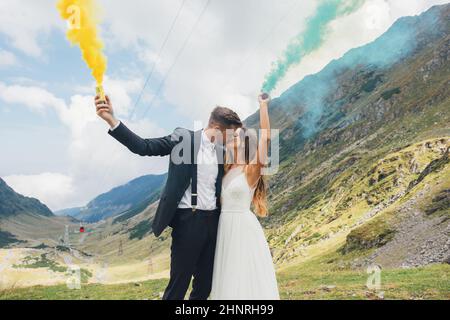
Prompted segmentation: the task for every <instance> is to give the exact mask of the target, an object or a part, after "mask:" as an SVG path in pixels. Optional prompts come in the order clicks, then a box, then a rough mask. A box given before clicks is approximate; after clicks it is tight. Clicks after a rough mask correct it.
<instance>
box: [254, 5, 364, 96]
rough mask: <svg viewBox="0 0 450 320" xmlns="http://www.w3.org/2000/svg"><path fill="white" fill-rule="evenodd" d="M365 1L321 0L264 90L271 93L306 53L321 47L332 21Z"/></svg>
mask: <svg viewBox="0 0 450 320" xmlns="http://www.w3.org/2000/svg"><path fill="white" fill-rule="evenodd" d="M363 3H364V0H320V1H319V5H318V7H317V9H316V12H315V13H314V15H313V16H312V17H310V18H309V19H308V21H307V23H306V29H305V30H304V32H302V33H300V34H298V35H297V36H296V37H295V38H294V39H293V40H292V41H291V43H289V45H288V46H287V48H286V50H285V51H284V53H283V55H282V57H281V58H280V59H279V60H278V61H276V62H275V63H274V64H273V67H272V70H271V71H270V73H269V74H268V75H267V76H266V78H265V81H264V83H263V86H262V91H263V92H268V93H270V92H271V91H272V90H273V89H275V87H276V86H277V84H278V82H279V81H280V80H281V79H282V78H283V77H284V76H285V75H286V73H287V71H288V70H289V68H290V67H291V66H293V65H296V64H299V63H300V62H301V61H302V59H303V58H304V57H305V56H306V55H308V54H309V53H311V52H313V51H314V50H317V49H318V48H320V46H321V45H322V43H323V41H324V40H325V36H326V34H327V31H328V26H329V24H330V22H332V21H333V20H335V19H336V18H338V17H340V16H345V15H348V14H350V13H352V12H354V11H356V10H357V9H358V8H360V7H361V6H362V4H363Z"/></svg>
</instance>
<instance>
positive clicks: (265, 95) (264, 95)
mask: <svg viewBox="0 0 450 320" xmlns="http://www.w3.org/2000/svg"><path fill="white" fill-rule="evenodd" d="M261 98H263V99H264V100H266V99H268V98H269V95H268V94H267V93H263V94H262V95H261Z"/></svg>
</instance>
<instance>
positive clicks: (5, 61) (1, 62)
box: [0, 49, 18, 69]
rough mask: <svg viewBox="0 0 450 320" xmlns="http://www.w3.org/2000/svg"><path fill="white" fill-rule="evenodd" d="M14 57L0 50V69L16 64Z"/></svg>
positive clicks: (10, 53)
mask: <svg viewBox="0 0 450 320" xmlns="http://www.w3.org/2000/svg"><path fill="white" fill-rule="evenodd" d="M17 62H18V61H17V58H16V56H15V55H14V54H13V53H12V52H10V51H7V50H3V49H0V69H1V68H5V67H10V66H13V65H15V64H17Z"/></svg>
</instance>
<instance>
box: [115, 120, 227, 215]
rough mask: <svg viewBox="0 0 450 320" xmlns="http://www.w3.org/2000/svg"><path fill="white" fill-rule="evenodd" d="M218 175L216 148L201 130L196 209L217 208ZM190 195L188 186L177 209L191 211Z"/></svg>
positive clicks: (118, 123)
mask: <svg viewBox="0 0 450 320" xmlns="http://www.w3.org/2000/svg"><path fill="white" fill-rule="evenodd" d="M119 125H120V121H118V122H117V124H116V125H115V126H114V127H112V128H111V129H110V130H111V131H114V130H115V129H116V128H117V127H118V126H119ZM218 173H219V168H218V167H217V154H216V146H215V144H214V143H212V142H211V140H210V139H209V138H208V137H207V136H206V134H205V131H204V130H203V131H202V138H201V142H200V148H199V151H198V155H197V209H199V210H208V211H209V210H215V209H216V208H217V203H216V181H217V174H218ZM191 195H192V191H191V185H189V187H188V188H187V190H186V192H185V193H184V195H183V197H182V198H181V201H180V203H179V205H178V208H180V209H191V208H192V206H191V200H192V199H191Z"/></svg>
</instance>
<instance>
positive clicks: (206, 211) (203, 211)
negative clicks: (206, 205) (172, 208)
mask: <svg viewBox="0 0 450 320" xmlns="http://www.w3.org/2000/svg"><path fill="white" fill-rule="evenodd" d="M177 211H178V212H179V213H192V209H191V208H178V209H177ZM195 211H196V212H197V213H201V214H202V215H203V214H219V211H220V210H219V209H214V210H202V209H195Z"/></svg>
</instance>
